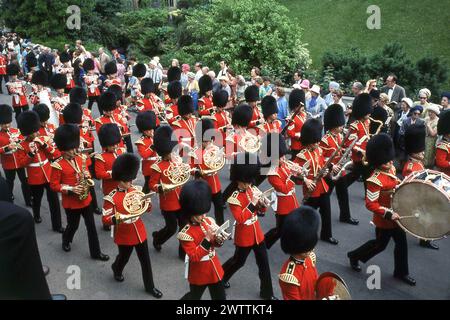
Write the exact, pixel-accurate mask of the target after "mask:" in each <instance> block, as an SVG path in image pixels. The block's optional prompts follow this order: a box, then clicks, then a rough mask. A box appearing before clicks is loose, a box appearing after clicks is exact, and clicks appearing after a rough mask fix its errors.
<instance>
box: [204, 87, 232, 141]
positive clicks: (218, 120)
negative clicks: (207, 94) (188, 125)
mask: <svg viewBox="0 0 450 320" xmlns="http://www.w3.org/2000/svg"><path fill="white" fill-rule="evenodd" d="M227 103H228V92H227V91H225V90H219V91H217V92H214V95H213V104H214V107H215V111H214V112H213V115H212V116H209V117H208V116H205V117H208V118H209V119H212V120H213V121H214V127H215V128H216V129H217V130H218V131H219V132H220V134H221V135H222V140H221V141H215V143H216V145H218V146H219V147H223V146H224V145H225V139H226V137H227V132H228V131H230V130H232V129H233V126H232V125H231V115H230V113H229V112H228V111H226V110H225V107H226V106H227Z"/></svg>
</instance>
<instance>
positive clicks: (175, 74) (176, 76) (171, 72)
mask: <svg viewBox="0 0 450 320" xmlns="http://www.w3.org/2000/svg"><path fill="white" fill-rule="evenodd" d="M172 81H178V82H180V81H181V69H180V68H179V67H170V68H169V69H168V70H167V83H166V85H165V87H166V89H165V90H164V89H163V93H164V103H165V104H166V106H170V104H171V103H172V99H173V98H171V97H170V94H169V86H168V84H169V83H171V82H172ZM180 85H181V82H180ZM180 96H181V93H180Z"/></svg>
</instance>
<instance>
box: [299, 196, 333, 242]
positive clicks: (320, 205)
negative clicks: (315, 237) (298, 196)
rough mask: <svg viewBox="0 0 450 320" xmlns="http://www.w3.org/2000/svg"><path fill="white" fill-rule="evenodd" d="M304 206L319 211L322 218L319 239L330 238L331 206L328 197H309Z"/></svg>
mask: <svg viewBox="0 0 450 320" xmlns="http://www.w3.org/2000/svg"><path fill="white" fill-rule="evenodd" d="M305 205H307V206H310V207H313V208H314V209H319V213H320V217H321V218H322V228H321V229H320V239H322V240H328V239H329V238H331V237H332V231H331V204H330V195H329V194H328V193H322V194H321V195H320V197H314V198H313V197H310V198H309V199H308V200H306V202H305Z"/></svg>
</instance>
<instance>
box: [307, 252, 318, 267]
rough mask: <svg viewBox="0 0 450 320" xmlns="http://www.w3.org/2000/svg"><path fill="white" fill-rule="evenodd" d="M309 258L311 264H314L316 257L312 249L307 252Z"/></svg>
mask: <svg viewBox="0 0 450 320" xmlns="http://www.w3.org/2000/svg"><path fill="white" fill-rule="evenodd" d="M309 258H310V259H311V262H312V264H313V266H315V265H316V261H317V257H316V254H315V253H314V251H311V252H310V253H309Z"/></svg>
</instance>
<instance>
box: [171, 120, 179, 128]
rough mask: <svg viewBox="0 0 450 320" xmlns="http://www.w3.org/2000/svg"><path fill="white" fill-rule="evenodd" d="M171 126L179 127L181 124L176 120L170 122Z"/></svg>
mask: <svg viewBox="0 0 450 320" xmlns="http://www.w3.org/2000/svg"><path fill="white" fill-rule="evenodd" d="M171 125H172V126H175V127H181V123H180V122H179V121H178V120H175V121H174V122H172V123H171Z"/></svg>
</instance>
